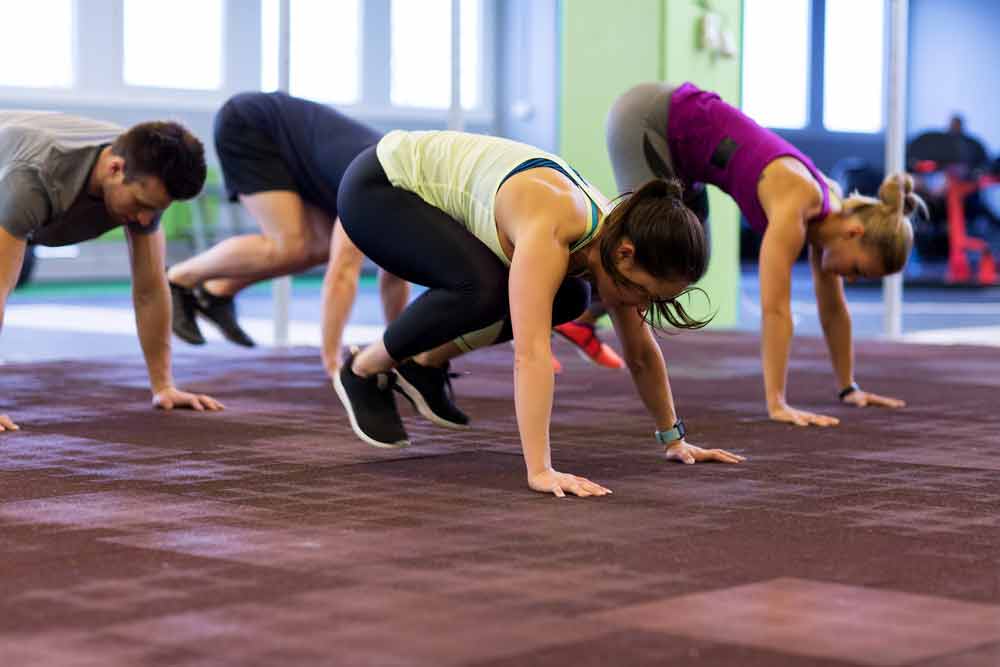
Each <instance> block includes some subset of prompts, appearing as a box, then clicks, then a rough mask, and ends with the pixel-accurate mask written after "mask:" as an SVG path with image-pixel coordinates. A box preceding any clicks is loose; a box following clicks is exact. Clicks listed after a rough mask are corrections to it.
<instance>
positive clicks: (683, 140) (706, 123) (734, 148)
mask: <svg viewBox="0 0 1000 667" xmlns="http://www.w3.org/2000/svg"><path fill="white" fill-rule="evenodd" d="M667 142H668V145H669V147H670V157H671V158H672V159H673V163H674V171H675V172H676V173H677V177H678V178H680V179H681V180H682V181H684V183H685V186H689V185H691V184H692V183H711V184H712V185H715V186H717V187H719V188H720V189H721V190H722V191H723V192H725V193H726V194H728V195H729V196H730V197H732V198H733V199H734V200H735V201H736V204H737V205H738V206H739V207H740V211H742V212H743V215H745V216H746V218H747V221H748V222H749V223H750V227H751V229H753V230H754V231H757V232H759V233H763V232H764V230H765V229H767V215H766V214H765V213H764V208H763V207H762V206H761V205H760V199H759V198H758V197H757V181H758V179H759V178H760V173H761V172H762V171H763V170H764V167H766V166H767V165H768V164H770V163H771V162H773V161H774V160H776V159H778V158H780V157H786V156H789V157H794V158H795V159H796V160H798V161H799V162H801V163H802V164H804V165H805V166H806V168H807V169H808V170H809V172H810V173H811V174H812V175H813V178H815V179H816V182H817V183H819V187H820V189H821V190H822V192H823V210H822V211H821V212H820V214H819V215H817V216H816V218H814V219H818V218H822V217H824V216H826V215H827V214H828V213H829V212H830V186H829V185H828V184H827V182H826V179H825V178H823V174H822V173H821V172H820V171H819V169H817V168H816V165H814V164H813V162H812V160H810V159H809V158H808V157H806V156H805V155H804V154H803V153H802V152H801V151H800V150H799V149H797V148H796V147H795V146H793V145H792V144H790V143H788V142H787V141H785V140H784V139H782V138H781V137H779V136H778V135H777V134H775V133H774V132H771V131H770V130H767V129H764V128H763V127H761V126H760V125H758V124H757V123H755V122H754V121H753V120H752V119H751V118H749V117H748V116H747V115H746V114H744V113H743V112H742V111H740V110H739V109H736V108H734V107H732V106H730V105H728V104H726V103H725V102H724V101H722V98H720V97H719V96H718V95H716V94H715V93H710V92H707V91H704V90H701V89H699V88H698V87H696V86H695V85H693V84H691V83H685V84H684V85H682V86H680V87H679V88H677V89H676V90H675V91H674V92H673V94H672V95H671V96H670V112H669V114H668V116H667Z"/></svg>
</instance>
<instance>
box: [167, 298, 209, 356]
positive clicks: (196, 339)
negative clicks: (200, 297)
mask: <svg viewBox="0 0 1000 667" xmlns="http://www.w3.org/2000/svg"><path fill="white" fill-rule="evenodd" d="M170 303H171V305H172V306H173V307H172V309H171V314H170V327H171V328H172V329H173V330H174V333H175V334H176V335H177V337H178V338H180V339H181V340H183V341H187V342H188V343H191V344H192V345H204V344H205V337H204V336H203V335H202V334H201V329H199V328H198V322H197V321H196V320H195V317H194V315H195V311H196V310H197V308H198V304H197V301H196V300H195V298H194V292H193V291H192V290H190V289H188V288H187V287H182V286H180V285H175V284H174V283H170Z"/></svg>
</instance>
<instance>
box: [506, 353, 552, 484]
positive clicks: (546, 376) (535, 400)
mask: <svg viewBox="0 0 1000 667" xmlns="http://www.w3.org/2000/svg"><path fill="white" fill-rule="evenodd" d="M554 385H555V380H554V378H553V374H552V361H551V359H550V358H549V357H548V356H547V355H545V354H535V355H524V356H522V355H517V357H516V358H515V360H514V408H515V410H516V412H517V427H518V431H519V432H520V435H521V449H522V451H523V452H524V463H525V466H526V467H527V471H528V475H529V476H530V475H536V474H538V473H540V472H543V471H545V470H548V469H550V468H552V454H551V451H550V449H549V420H550V419H551V418H552V391H553V387H554Z"/></svg>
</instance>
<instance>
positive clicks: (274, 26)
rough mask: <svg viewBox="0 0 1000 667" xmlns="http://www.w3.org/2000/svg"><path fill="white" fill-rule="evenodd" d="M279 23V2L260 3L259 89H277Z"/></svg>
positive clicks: (265, 1) (266, 1) (271, 0)
mask: <svg viewBox="0 0 1000 667" xmlns="http://www.w3.org/2000/svg"><path fill="white" fill-rule="evenodd" d="M280 23H281V4H280V1H279V0H263V1H262V2H261V3H260V89H261V90H277V89H278V58H279V57H280V54H279V53H278V41H279V39H280V35H279V34H278V28H279V24H280Z"/></svg>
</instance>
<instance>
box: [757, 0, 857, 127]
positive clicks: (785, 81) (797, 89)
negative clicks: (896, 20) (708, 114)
mask: <svg viewBox="0 0 1000 667" xmlns="http://www.w3.org/2000/svg"><path fill="white" fill-rule="evenodd" d="M839 1H840V0H838V2H839ZM861 1H862V2H866V1H868V2H870V1H871V0H861ZM830 4H836V3H829V2H828V3H827V6H829V5H830ZM809 5H810V2H809V0H745V3H744V10H743V111H744V112H745V113H746V114H747V115H748V116H750V117H751V118H753V119H754V120H756V121H757V122H758V123H760V124H761V125H764V126H765V127H779V128H789V129H792V128H802V127H805V126H806V124H807V122H808V103H809V94H808V90H809V89H808V84H809V32H810V25H809Z"/></svg>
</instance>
